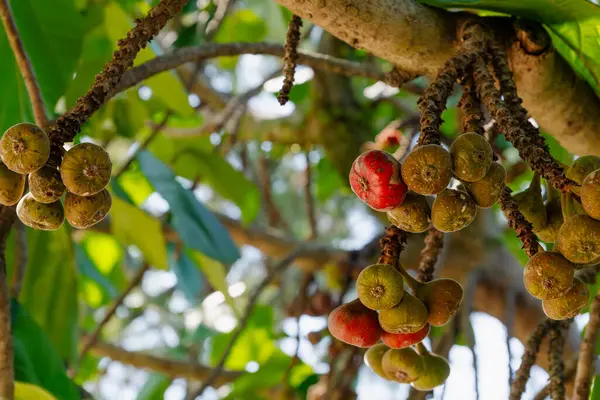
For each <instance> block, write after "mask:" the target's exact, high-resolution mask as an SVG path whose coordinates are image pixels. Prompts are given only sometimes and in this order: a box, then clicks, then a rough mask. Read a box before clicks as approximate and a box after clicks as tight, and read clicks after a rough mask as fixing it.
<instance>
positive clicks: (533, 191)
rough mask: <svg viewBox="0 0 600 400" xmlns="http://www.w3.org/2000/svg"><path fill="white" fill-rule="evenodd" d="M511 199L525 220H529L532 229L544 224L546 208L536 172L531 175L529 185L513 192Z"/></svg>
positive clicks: (541, 226) (537, 228)
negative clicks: (518, 191)
mask: <svg viewBox="0 0 600 400" xmlns="http://www.w3.org/2000/svg"><path fill="white" fill-rule="evenodd" d="M513 199H514V200H515V201H516V202H517V205H518V207H519V211H521V214H523V216H524V217H525V219H527V221H529V222H531V225H533V229H534V230H539V229H542V228H543V227H544V226H546V223H547V217H546V208H545V207H544V199H543V198H542V189H541V186H540V175H539V174H538V173H535V174H534V175H533V179H532V180H531V183H530V184H529V187H528V188H527V189H525V190H524V191H522V192H520V193H517V194H515V195H514V196H513Z"/></svg>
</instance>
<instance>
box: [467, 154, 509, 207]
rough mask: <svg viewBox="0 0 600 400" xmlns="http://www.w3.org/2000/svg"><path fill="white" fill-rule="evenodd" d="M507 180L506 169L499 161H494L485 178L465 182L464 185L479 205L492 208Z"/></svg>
mask: <svg viewBox="0 0 600 400" xmlns="http://www.w3.org/2000/svg"><path fill="white" fill-rule="evenodd" d="M505 182H506V170H505V169H504V167H503V166H502V165H500V164H499V163H497V162H493V163H492V165H491V166H490V169H489V170H488V172H487V174H486V175H485V176H484V177H483V178H481V179H480V180H478V181H476V182H463V185H464V187H465V189H466V191H467V193H469V195H470V196H471V198H472V199H473V200H474V201H475V204H477V206H479V207H481V208H490V207H492V206H493V205H494V204H496V202H497V201H498V198H499V197H500V192H501V191H502V189H503V188H504V185H505Z"/></svg>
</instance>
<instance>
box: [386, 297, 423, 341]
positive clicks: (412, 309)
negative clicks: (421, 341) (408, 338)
mask: <svg viewBox="0 0 600 400" xmlns="http://www.w3.org/2000/svg"><path fill="white" fill-rule="evenodd" d="M427 317H428V314H427V308H425V305H424V304H423V302H422V301H421V300H419V299H417V298H416V297H415V296H413V295H412V294H410V293H408V292H405V293H404V296H403V297H402V300H401V301H400V303H398V304H397V305H396V306H394V307H392V308H388V309H387V310H381V311H379V325H380V326H381V328H382V329H383V330H384V331H386V332H388V333H414V332H418V331H420V330H421V329H423V327H424V326H425V324H427Z"/></svg>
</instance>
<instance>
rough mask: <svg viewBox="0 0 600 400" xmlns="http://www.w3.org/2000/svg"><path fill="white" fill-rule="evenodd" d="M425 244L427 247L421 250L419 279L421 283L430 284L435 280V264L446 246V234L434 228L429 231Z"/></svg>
mask: <svg viewBox="0 0 600 400" xmlns="http://www.w3.org/2000/svg"><path fill="white" fill-rule="evenodd" d="M424 243H425V247H424V248H423V250H421V260H420V261H419V270H418V275H417V279H418V280H419V281H420V282H430V281H431V280H432V279H433V273H434V269H435V263H436V262H437V259H438V257H439V255H440V253H441V251H442V247H443V245H444V234H443V233H442V232H440V231H438V230H437V229H436V228H434V227H433V226H432V227H430V228H429V230H428V231H427V236H425V240H424Z"/></svg>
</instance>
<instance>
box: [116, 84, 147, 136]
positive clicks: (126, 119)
mask: <svg viewBox="0 0 600 400" xmlns="http://www.w3.org/2000/svg"><path fill="white" fill-rule="evenodd" d="M113 107H114V109H113V110H114V111H113V118H114V121H115V127H116V129H117V133H118V135H119V136H124V137H128V138H132V137H135V135H136V134H137V133H138V132H139V131H140V130H141V129H142V128H144V123H145V121H146V119H147V117H148V112H147V111H146V106H145V105H144V104H143V102H142V100H141V99H140V98H139V97H138V95H137V93H135V92H131V91H129V92H127V93H126V94H125V95H124V96H121V97H119V98H116V99H115V100H114V104H113Z"/></svg>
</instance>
